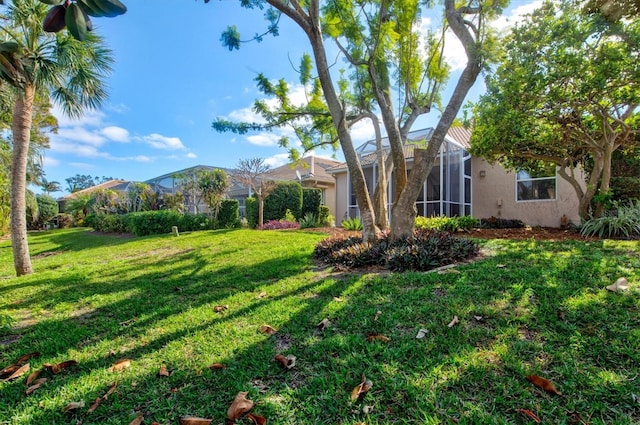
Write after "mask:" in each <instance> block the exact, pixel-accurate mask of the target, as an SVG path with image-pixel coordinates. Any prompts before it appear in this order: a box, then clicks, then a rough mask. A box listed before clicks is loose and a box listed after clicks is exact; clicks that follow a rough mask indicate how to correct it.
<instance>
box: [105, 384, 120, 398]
mask: <svg viewBox="0 0 640 425" xmlns="http://www.w3.org/2000/svg"><path fill="white" fill-rule="evenodd" d="M117 386H118V381H116V382H114V383H113V384H111V386H110V387H109V389H108V390H107V392H106V393H105V395H103V396H102V399H103V400H107V399H108V398H109V396H110V395H111V394H113V393H115V392H116V387H117Z"/></svg>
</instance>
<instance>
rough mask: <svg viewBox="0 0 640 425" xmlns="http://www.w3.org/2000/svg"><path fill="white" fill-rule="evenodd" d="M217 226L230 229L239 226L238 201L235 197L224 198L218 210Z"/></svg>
mask: <svg viewBox="0 0 640 425" xmlns="http://www.w3.org/2000/svg"><path fill="white" fill-rule="evenodd" d="M217 227H218V228H223V229H231V228H237V227H240V203H239V202H238V200H237V199H225V200H223V201H222V203H221V204H220V210H219V211H218V220H217Z"/></svg>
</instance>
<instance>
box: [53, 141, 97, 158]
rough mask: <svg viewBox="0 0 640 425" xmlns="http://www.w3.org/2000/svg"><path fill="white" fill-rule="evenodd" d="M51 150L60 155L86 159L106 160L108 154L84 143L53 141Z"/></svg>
mask: <svg viewBox="0 0 640 425" xmlns="http://www.w3.org/2000/svg"><path fill="white" fill-rule="evenodd" d="M51 150H52V151H54V152H60V153H71V154H74V155H76V156H80V157H85V158H99V157H101V158H106V157H108V154H106V153H103V152H100V151H99V150H98V148H97V147H95V146H91V145H85V144H82V143H68V142H61V141H58V140H53V139H51Z"/></svg>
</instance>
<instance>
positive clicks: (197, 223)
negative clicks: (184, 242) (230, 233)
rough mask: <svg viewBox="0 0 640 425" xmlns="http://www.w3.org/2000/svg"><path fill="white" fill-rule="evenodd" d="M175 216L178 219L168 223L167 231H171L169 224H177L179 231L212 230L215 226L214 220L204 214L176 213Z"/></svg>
mask: <svg viewBox="0 0 640 425" xmlns="http://www.w3.org/2000/svg"><path fill="white" fill-rule="evenodd" d="M177 217H179V218H178V220H177V221H176V222H175V223H173V224H172V225H169V232H170V231H171V226H178V229H179V230H180V231H181V232H193V231H197V230H213V229H214V228H215V222H214V221H213V220H212V219H211V218H210V217H209V216H208V215H206V214H177ZM162 233H168V232H162Z"/></svg>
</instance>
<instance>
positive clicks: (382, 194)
mask: <svg viewBox="0 0 640 425" xmlns="http://www.w3.org/2000/svg"><path fill="white" fill-rule="evenodd" d="M369 118H370V119H371V122H372V124H373V128H374V130H375V134H376V160H377V164H378V173H377V175H378V181H377V183H376V189H375V191H374V192H373V210H374V213H375V215H376V226H378V228H379V229H380V230H381V231H385V230H387V229H388V228H389V217H388V214H387V189H388V182H387V167H386V164H385V162H386V161H385V157H384V149H383V146H382V132H381V131H380V123H379V122H378V118H377V117H376V116H375V114H373V113H371V115H370V117H369Z"/></svg>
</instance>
